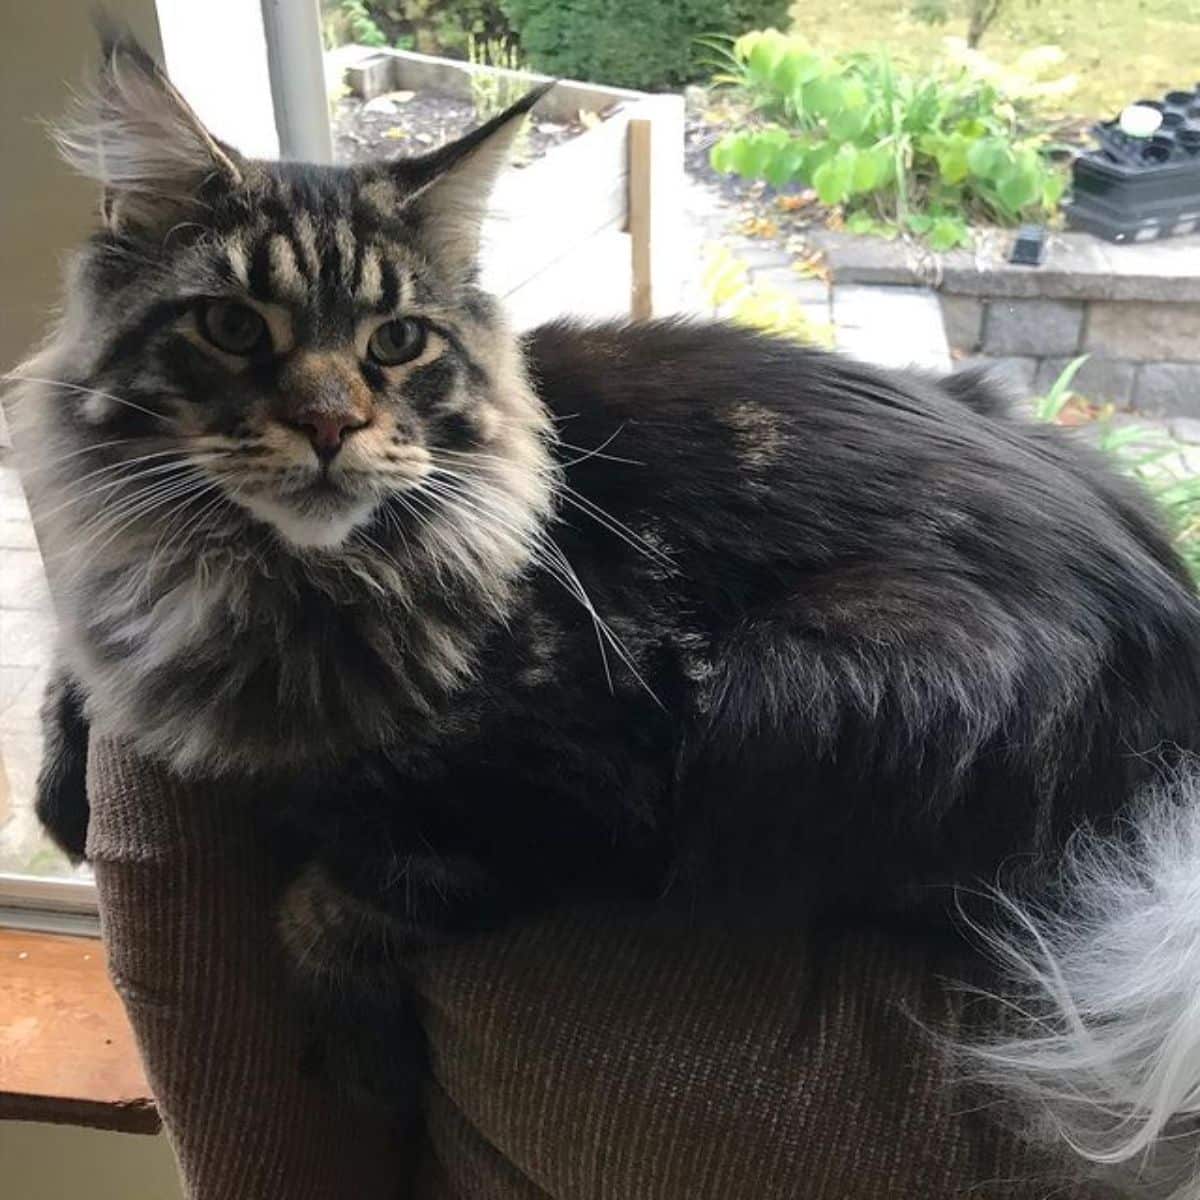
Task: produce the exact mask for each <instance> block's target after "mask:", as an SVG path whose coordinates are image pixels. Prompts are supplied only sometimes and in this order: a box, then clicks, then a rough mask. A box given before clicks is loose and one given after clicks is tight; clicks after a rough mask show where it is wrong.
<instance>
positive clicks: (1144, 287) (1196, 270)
mask: <svg viewBox="0 0 1200 1200" xmlns="http://www.w3.org/2000/svg"><path fill="white" fill-rule="evenodd" d="M1105 249H1106V251H1107V254H1108V259H1109V265H1110V270H1111V279H1110V284H1111V287H1110V292H1109V295H1110V296H1111V298H1112V299H1113V300H1162V301H1168V302H1173V303H1177V304H1178V303H1185V302H1200V235H1192V236H1190V237H1182V238H1164V239H1163V240H1162V241H1156V242H1140V243H1137V244H1135V245H1124V246H1118V245H1108V244H1105Z"/></svg>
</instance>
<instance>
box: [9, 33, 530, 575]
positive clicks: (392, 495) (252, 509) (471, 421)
mask: <svg viewBox="0 0 1200 1200" xmlns="http://www.w3.org/2000/svg"><path fill="white" fill-rule="evenodd" d="M539 94H540V91H535V92H533V93H530V94H529V95H527V96H526V97H524V98H523V99H522V100H520V101H519V102H518V103H517V104H515V105H514V106H513V107H512V108H510V109H509V110H508V111H507V112H505V113H502V114H501V115H499V116H497V117H495V118H494V119H492V120H490V121H488V122H487V123H486V124H484V125H483V126H481V127H480V128H479V129H477V130H475V131H474V132H472V133H469V134H468V135H466V136H465V137H463V138H462V139H461V140H459V141H457V142H454V143H451V144H449V145H446V146H444V147H442V148H440V149H438V150H435V151H433V152H431V153H428V154H425V155H422V156H420V157H415V158H408V159H403V160H399V161H395V162H380V163H378V164H371V165H366V166H354V167H330V166H309V165H302V164H295V163H275V162H260V161H254V160H250V159H247V158H244V157H243V156H241V155H240V154H239V153H238V152H237V151H236V150H234V149H233V148H231V147H230V146H227V145H225V144H223V143H222V142H221V141H219V140H218V139H217V138H215V137H214V136H212V135H211V134H210V133H209V132H208V131H207V130H206V129H205V128H204V126H203V125H202V124H201V122H200V120H199V119H198V118H197V116H196V115H195V113H194V112H193V111H192V110H191V109H190V108H189V107H188V105H187V103H186V102H185V101H184V100H183V99H182V97H181V96H180V95H179V94H178V92H177V91H176V90H175V89H174V88H173V87H172V86H171V84H170V83H169V82H168V81H167V79H166V78H165V76H164V75H163V73H162V72H161V70H160V69H159V68H158V67H157V65H156V64H155V63H154V62H153V61H152V60H151V59H150V57H149V56H148V55H147V54H146V53H145V52H144V51H143V50H141V49H140V48H139V47H138V46H137V45H135V44H133V43H132V42H131V41H129V40H128V39H127V38H123V37H117V38H115V39H110V40H109V42H108V44H107V45H106V46H105V50H104V58H103V69H102V71H101V74H100V78H99V81H98V84H97V85H96V87H95V88H94V89H92V90H91V92H90V93H89V94H88V95H87V96H86V98H85V99H84V100H83V101H82V102H81V103H80V106H79V109H78V111H77V112H75V113H74V114H73V116H72V118H71V119H70V120H69V121H68V122H66V123H65V124H64V125H63V127H62V129H61V130H60V132H59V143H60V145H61V147H62V150H63V153H64V155H65V157H66V158H67V160H68V161H69V162H70V163H71V164H72V165H73V166H74V167H75V168H76V169H78V170H80V171H82V172H84V173H85V174H86V175H88V176H90V177H92V178H93V179H95V180H96V181H97V182H98V183H99V184H100V185H101V190H102V203H101V227H100V229H99V230H98V231H97V232H96V233H95V234H94V235H93V236H92V237H91V238H90V240H89V241H88V243H87V244H86V246H85V247H84V248H83V250H82V251H81V252H80V253H79V254H78V256H77V257H76V259H75V261H74V263H73V265H72V267H71V270H70V274H69V279H68V285H67V288H66V294H65V297H64V303H63V316H62V319H61V321H60V323H59V326H58V328H57V330H56V331H55V333H54V334H53V335H52V336H51V339H50V340H49V341H48V342H47V344H46V345H45V347H44V348H43V350H42V351H41V352H40V353H39V354H38V355H37V356H36V357H35V358H34V359H32V360H31V361H30V362H29V363H27V364H26V365H25V367H23V368H22V369H21V372H20V374H21V375H22V376H24V377H25V378H26V379H27V380H28V382H27V383H25V384H24V385H22V390H23V391H24V393H25V395H24V397H23V399H24V401H25V402H26V403H27V404H28V405H29V406H30V407H31V408H32V409H34V410H36V413H35V419H34V421H33V422H32V424H33V430H32V432H31V434H30V437H31V440H33V439H36V440H37V441H38V442H39V443H40V444H39V447H38V448H37V449H36V451H35V453H36V454H37V455H38V456H39V457H42V458H43V459H44V460H45V463H44V467H45V471H46V472H47V475H48V478H49V479H50V480H51V481H55V482H56V485H57V490H58V492H59V493H61V494H60V496H59V497H57V498H55V497H53V496H52V497H51V499H52V501H53V500H55V499H57V500H58V508H59V511H60V513H62V514H64V515H62V516H60V517H59V518H58V519H59V520H60V521H65V522H66V523H67V525H68V526H71V525H72V524H74V525H75V526H76V527H77V529H76V531H75V532H76V534H77V535H82V533H83V532H85V531H86V530H87V528H88V527H89V524H90V526H91V527H93V528H103V527H104V524H105V521H104V512H105V510H107V511H108V512H110V513H111V514H113V515H112V517H111V520H110V522H109V524H110V527H111V530H114V531H120V532H115V533H113V534H112V536H113V537H117V538H120V537H133V536H140V537H141V539H142V540H143V542H146V541H148V540H150V539H153V541H152V543H151V544H153V545H156V546H159V547H161V546H162V545H164V544H172V539H174V543H173V544H177V545H178V544H179V540H178V538H176V537H175V534H174V533H170V532H169V527H170V526H171V525H172V523H174V525H173V528H174V529H175V531H176V533H178V534H179V537H184V533H183V532H180V531H186V538H188V539H191V542H192V544H193V546H194V545H196V544H197V543H198V542H199V541H202V540H203V538H204V536H205V531H206V529H212V530H216V529H217V528H218V527H220V529H221V530H222V535H223V536H226V537H228V536H229V535H230V529H231V528H232V527H233V526H236V523H237V521H239V520H240V521H242V522H244V523H245V525H246V526H247V528H254V529H257V530H258V532H259V533H265V530H264V529H263V527H264V526H265V527H266V528H267V529H270V530H272V531H273V533H274V536H275V537H276V538H277V539H278V542H277V544H278V545H279V546H280V547H281V549H282V550H283V551H284V552H287V553H295V554H305V553H311V554H316V555H330V554H336V553H338V552H339V550H340V549H341V548H342V547H344V546H347V545H348V544H349V543H350V542H351V541H352V540H353V539H355V538H356V537H368V536H372V530H374V531H375V534H376V535H377V538H378V537H384V536H387V538H388V541H389V544H391V543H392V542H393V541H394V537H393V535H391V534H390V533H389V534H386V535H385V533H384V530H385V528H391V527H392V526H399V525H400V524H401V523H407V524H408V525H409V526H410V529H409V533H411V535H412V536H413V537H415V538H418V539H419V538H420V537H421V536H423V531H425V530H426V529H427V527H428V525H429V522H430V521H431V519H434V518H433V517H431V514H432V513H434V512H435V510H436V514H437V516H436V520H437V521H439V522H440V523H442V524H443V525H444V526H445V528H444V530H443V536H448V537H453V536H454V529H455V528H460V529H461V528H465V527H466V526H467V525H469V524H470V520H471V517H470V514H471V513H472V511H473V509H472V505H473V504H474V505H475V506H476V508H475V510H474V511H478V505H479V504H480V503H481V501H480V495H479V494H476V493H474V492H472V488H473V487H474V486H475V485H476V484H478V483H479V482H480V481H484V482H485V483H486V486H487V487H489V488H492V489H494V490H495V492H496V495H497V496H498V497H499V500H497V501H496V503H497V504H499V505H501V507H503V505H506V504H507V505H509V507H510V508H511V510H512V511H510V512H508V515H507V516H506V517H505V518H504V519H505V520H507V521H508V522H509V524H510V525H511V524H512V522H513V521H517V522H518V523H519V522H520V520H521V519H522V518H521V516H520V514H522V513H524V514H526V515H528V514H529V513H531V512H533V511H534V510H536V509H538V508H539V506H542V507H544V506H545V504H546V502H547V501H546V496H547V489H546V485H545V479H544V473H545V463H546V459H545V457H544V455H545V445H544V443H545V435H546V425H547V422H546V417H545V414H544V412H543V410H542V408H541V406H540V405H539V403H538V402H537V400H536V399H535V397H534V396H533V394H532V392H531V390H530V388H529V385H528V382H527V380H526V377H525V373H524V370H523V367H522V363H521V357H520V353H519V349H518V343H517V341H516V340H515V338H514V337H513V335H512V334H511V333H510V331H509V330H508V328H507V325H506V323H505V321H504V319H503V317H502V315H501V313H500V310H499V308H498V306H497V304H496V303H495V301H493V300H492V299H491V298H490V297H488V296H487V295H485V294H484V293H483V292H482V291H480V289H479V288H478V286H477V284H476V275H477V258H478V253H479V248H480V236H481V223H482V220H483V217H484V214H485V208H486V203H487V199H488V194H489V191H490V189H491V187H492V184H493V183H494V181H495V178H496V176H497V174H498V172H499V171H500V169H501V167H502V166H503V163H504V161H505V157H506V153H507V150H508V148H509V145H510V143H511V141H512V139H513V137H514V135H515V134H516V133H517V132H518V128H519V126H520V123H521V121H522V119H523V118H524V115H525V114H526V113H527V112H528V111H529V109H530V108H531V107H532V106H533V104H534V102H535V101H536V99H537V98H538V96H539ZM106 489H107V490H106ZM49 490H50V491H52V492H53V491H54V490H55V487H54V486H51V487H50V489H49ZM456 497H457V499H456ZM455 506H457V507H455ZM122 514H123V515H122ZM454 514H457V516H455V515H454ZM514 514H517V515H514ZM68 532H69V533H70V532H71V530H70V529H68ZM494 532H495V535H496V537H497V538H498V539H499V540H501V541H502V540H503V538H504V536H505V535H503V533H502V532H501V529H500V526H499V525H497V526H496V527H495V530H494Z"/></svg>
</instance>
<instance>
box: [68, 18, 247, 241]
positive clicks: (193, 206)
mask: <svg viewBox="0 0 1200 1200" xmlns="http://www.w3.org/2000/svg"><path fill="white" fill-rule="evenodd" d="M100 36H101V45H102V51H103V57H102V62H101V68H100V74H99V77H98V79H97V80H96V82H95V84H94V85H93V86H92V87H90V88H89V89H88V90H87V91H86V92H85V93H84V94H83V95H81V96H80V97H79V99H78V100H77V102H76V104H75V106H74V109H73V111H72V112H71V113H70V114H68V116H67V118H66V119H65V120H64V121H63V122H62V123H61V124H60V125H59V126H58V127H57V128H56V130H55V140H56V142H57V143H58V147H59V150H60V152H61V153H62V155H63V157H64V158H65V159H66V160H67V162H68V163H69V164H70V165H71V166H73V167H74V168H75V169H76V170H77V171H79V172H81V173H82V174H83V175H86V176H87V177H88V178H90V179H94V180H96V181H97V182H98V183H99V184H100V185H101V187H102V188H103V193H102V199H101V214H102V216H103V218H104V221H105V223H106V224H107V225H108V226H109V228H110V229H112V230H113V231H114V232H121V233H126V234H138V233H155V232H162V231H165V230H167V229H169V228H170V227H171V226H172V225H175V224H177V223H178V222H180V221H181V220H186V219H187V218H188V216H189V215H192V216H194V215H195V214H196V211H197V209H198V208H199V207H200V205H199V197H198V195H197V193H198V192H199V191H200V190H201V188H203V187H204V186H205V185H206V184H207V183H209V182H210V181H212V180H213V179H214V178H216V179H220V180H221V181H222V182H225V183H227V184H228V185H229V186H230V187H236V186H237V185H238V184H240V183H241V182H242V179H243V173H244V170H245V164H244V162H243V160H242V158H241V157H240V155H238V153H237V152H236V151H235V150H233V149H231V148H230V147H228V146H225V145H223V144H222V143H221V142H219V141H218V140H217V139H216V138H215V137H213V135H212V134H211V133H209V132H208V130H207V129H205V128H204V125H203V124H202V123H201V121H200V118H199V117H197V116H196V114H195V113H194V112H193V111H192V109H191V107H190V106H189V105H188V103H187V101H186V100H184V98H183V97H182V96H181V95H180V94H179V92H178V91H177V90H176V89H175V88H174V86H172V84H171V82H170V80H168V79H167V77H166V74H165V73H164V72H163V70H162V68H161V67H160V66H159V65H158V64H157V63H156V62H155V61H154V59H153V58H151V57H150V55H149V54H147V53H146V51H145V50H144V49H143V48H142V47H141V46H140V45H138V43H137V42H136V41H134V39H133V38H132V37H131V36H130V35H129V34H128V33H125V32H124V31H115V30H109V29H103V28H102V29H101V31H100Z"/></svg>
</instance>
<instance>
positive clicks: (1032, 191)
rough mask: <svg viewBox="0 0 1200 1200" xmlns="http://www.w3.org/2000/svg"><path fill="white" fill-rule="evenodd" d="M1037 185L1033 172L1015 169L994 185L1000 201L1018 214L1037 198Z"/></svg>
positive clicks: (1037, 181)
mask: <svg viewBox="0 0 1200 1200" xmlns="http://www.w3.org/2000/svg"><path fill="white" fill-rule="evenodd" d="M1038 184H1039V180H1038V178H1037V175H1036V174H1035V173H1034V172H1032V171H1025V170H1022V169H1021V168H1020V167H1016V168H1014V169H1013V170H1012V171H1010V172H1009V173H1008V174H1007V175H1005V176H1004V178H1003V179H1001V180H1000V181H999V182H998V183H997V184H996V191H997V193H998V195H999V196H1000V199H1001V200H1002V201H1003V202H1004V203H1005V204H1006V205H1007V206H1008V207H1009V208H1010V209H1012V211H1013V212H1015V213H1018V212H1020V211H1021V209H1023V208H1025V207H1026V205H1029V204H1032V203H1033V201H1034V200H1036V199H1037V198H1038Z"/></svg>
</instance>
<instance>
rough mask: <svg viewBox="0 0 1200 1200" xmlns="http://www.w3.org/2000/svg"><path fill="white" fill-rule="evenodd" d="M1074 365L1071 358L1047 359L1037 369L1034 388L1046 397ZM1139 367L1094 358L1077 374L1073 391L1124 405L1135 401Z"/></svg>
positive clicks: (1121, 359)
mask: <svg viewBox="0 0 1200 1200" xmlns="http://www.w3.org/2000/svg"><path fill="white" fill-rule="evenodd" d="M1071 362H1072V359H1071V358H1069V357H1068V358H1044V359H1042V361H1041V363H1040V364H1039V365H1038V369H1037V374H1036V376H1035V377H1034V387H1035V388H1036V390H1037V394H1038V395H1044V394H1045V393H1046V392H1048V391H1049V390H1050V389H1051V388H1052V387H1053V386H1054V382H1055V380H1056V379H1058V377H1059V376H1060V375H1061V374H1062V373H1063V371H1065V370H1066V369H1067V367H1068V366H1069V365H1070V363H1071ZM1136 374H1137V363H1134V362H1130V361H1129V360H1128V359H1125V358H1102V357H1098V356H1094V357H1091V358H1089V359H1088V360H1087V362H1085V363H1084V364H1083V366H1081V367H1080V368H1079V370H1078V371H1077V372H1076V373H1075V377H1074V380H1073V382H1072V384H1071V386H1072V388H1073V389H1074V390H1075V391H1077V392H1078V393H1079V394H1080V395H1081V396H1086V397H1087V398H1088V399H1089V400H1101V401H1106V402H1108V403H1111V404H1118V405H1125V404H1128V403H1130V401H1131V400H1132V399H1133V383H1134V377H1135V376H1136Z"/></svg>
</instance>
